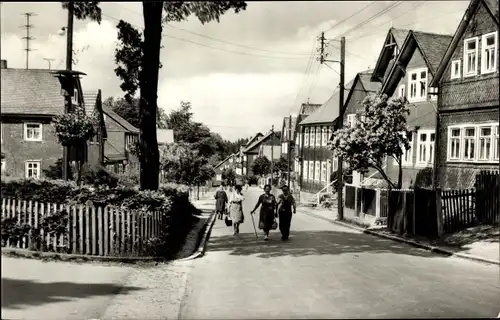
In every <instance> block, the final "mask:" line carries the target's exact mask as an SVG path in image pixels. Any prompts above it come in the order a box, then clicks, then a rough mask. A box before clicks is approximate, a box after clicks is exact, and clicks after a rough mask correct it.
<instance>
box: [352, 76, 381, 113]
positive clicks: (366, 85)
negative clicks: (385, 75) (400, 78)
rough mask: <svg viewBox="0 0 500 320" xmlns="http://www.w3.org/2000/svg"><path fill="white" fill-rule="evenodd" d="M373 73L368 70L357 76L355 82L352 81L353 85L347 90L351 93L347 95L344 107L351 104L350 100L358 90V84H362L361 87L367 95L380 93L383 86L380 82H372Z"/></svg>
mask: <svg viewBox="0 0 500 320" xmlns="http://www.w3.org/2000/svg"><path fill="white" fill-rule="evenodd" d="M372 72H373V70H366V71H362V72H359V73H358V74H356V77H354V80H352V81H351V85H350V86H349V87H348V88H347V89H348V90H349V93H348V94H347V97H346V99H345V103H344V107H345V106H347V104H348V103H349V100H350V99H351V97H352V95H353V93H354V91H355V90H358V89H356V85H357V83H358V82H359V83H360V84H361V86H362V87H363V91H364V92H365V93H366V94H368V93H376V92H378V91H380V87H381V86H382V84H381V83H380V82H378V81H371V77H372Z"/></svg>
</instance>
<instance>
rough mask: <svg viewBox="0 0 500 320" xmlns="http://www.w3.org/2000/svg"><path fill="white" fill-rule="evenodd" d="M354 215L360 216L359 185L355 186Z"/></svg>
mask: <svg viewBox="0 0 500 320" xmlns="http://www.w3.org/2000/svg"><path fill="white" fill-rule="evenodd" d="M354 216H356V217H357V216H358V187H355V186H354Z"/></svg>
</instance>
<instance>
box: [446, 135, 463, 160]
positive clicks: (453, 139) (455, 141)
mask: <svg viewBox="0 0 500 320" xmlns="http://www.w3.org/2000/svg"><path fill="white" fill-rule="evenodd" d="M448 141H449V142H448V146H449V150H448V155H449V159H450V160H459V159H460V129H451V130H450V134H449V140H448Z"/></svg>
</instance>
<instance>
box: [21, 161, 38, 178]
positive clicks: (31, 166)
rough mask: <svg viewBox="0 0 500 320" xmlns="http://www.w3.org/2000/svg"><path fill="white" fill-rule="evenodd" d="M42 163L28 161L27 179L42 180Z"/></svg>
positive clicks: (26, 167)
mask: <svg viewBox="0 0 500 320" xmlns="http://www.w3.org/2000/svg"><path fill="white" fill-rule="evenodd" d="M40 166H41V165H40V161H26V164H25V171H26V178H32V179H39V178H40Z"/></svg>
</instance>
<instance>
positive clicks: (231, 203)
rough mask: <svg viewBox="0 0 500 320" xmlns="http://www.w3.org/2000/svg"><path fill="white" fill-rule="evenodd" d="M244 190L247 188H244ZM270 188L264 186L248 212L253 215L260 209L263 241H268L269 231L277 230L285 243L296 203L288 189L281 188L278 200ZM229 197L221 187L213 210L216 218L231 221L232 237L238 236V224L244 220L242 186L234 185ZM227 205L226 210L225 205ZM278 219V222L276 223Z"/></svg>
mask: <svg viewBox="0 0 500 320" xmlns="http://www.w3.org/2000/svg"><path fill="white" fill-rule="evenodd" d="M246 189H248V187H247V186H246ZM271 190H272V188H271V186H270V185H265V186H264V193H263V194H262V195H260V196H259V198H258V200H257V203H256V204H255V207H254V208H253V210H252V211H251V212H250V213H251V214H255V211H257V209H258V208H259V207H260V212H259V225H258V226H259V229H260V230H262V231H263V232H264V240H265V241H267V240H269V232H270V231H271V230H274V229H277V227H278V226H279V230H280V232H281V240H283V241H286V240H288V238H289V236H290V225H291V222H292V215H293V214H295V213H296V203H295V199H294V197H293V196H292V194H291V193H290V188H289V187H288V186H287V185H285V186H283V187H281V190H282V193H281V194H280V195H278V198H277V199H276V197H275V196H274V195H273V194H271ZM229 192H230V197H228V196H227V194H226V191H225V187H224V186H221V187H219V189H218V190H217V192H216V193H215V196H214V197H215V199H216V204H215V210H216V214H217V215H218V218H219V219H220V220H222V219H224V215H225V214H227V215H226V219H230V220H232V225H233V229H234V235H237V234H239V232H240V229H239V227H240V224H242V223H243V222H244V220H245V215H244V214H243V201H244V200H245V197H244V196H243V193H242V186H240V185H236V186H235V187H234V190H232V189H231V188H229ZM227 204H228V208H226V205H227ZM276 218H278V219H279V220H278V222H277V221H276Z"/></svg>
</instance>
